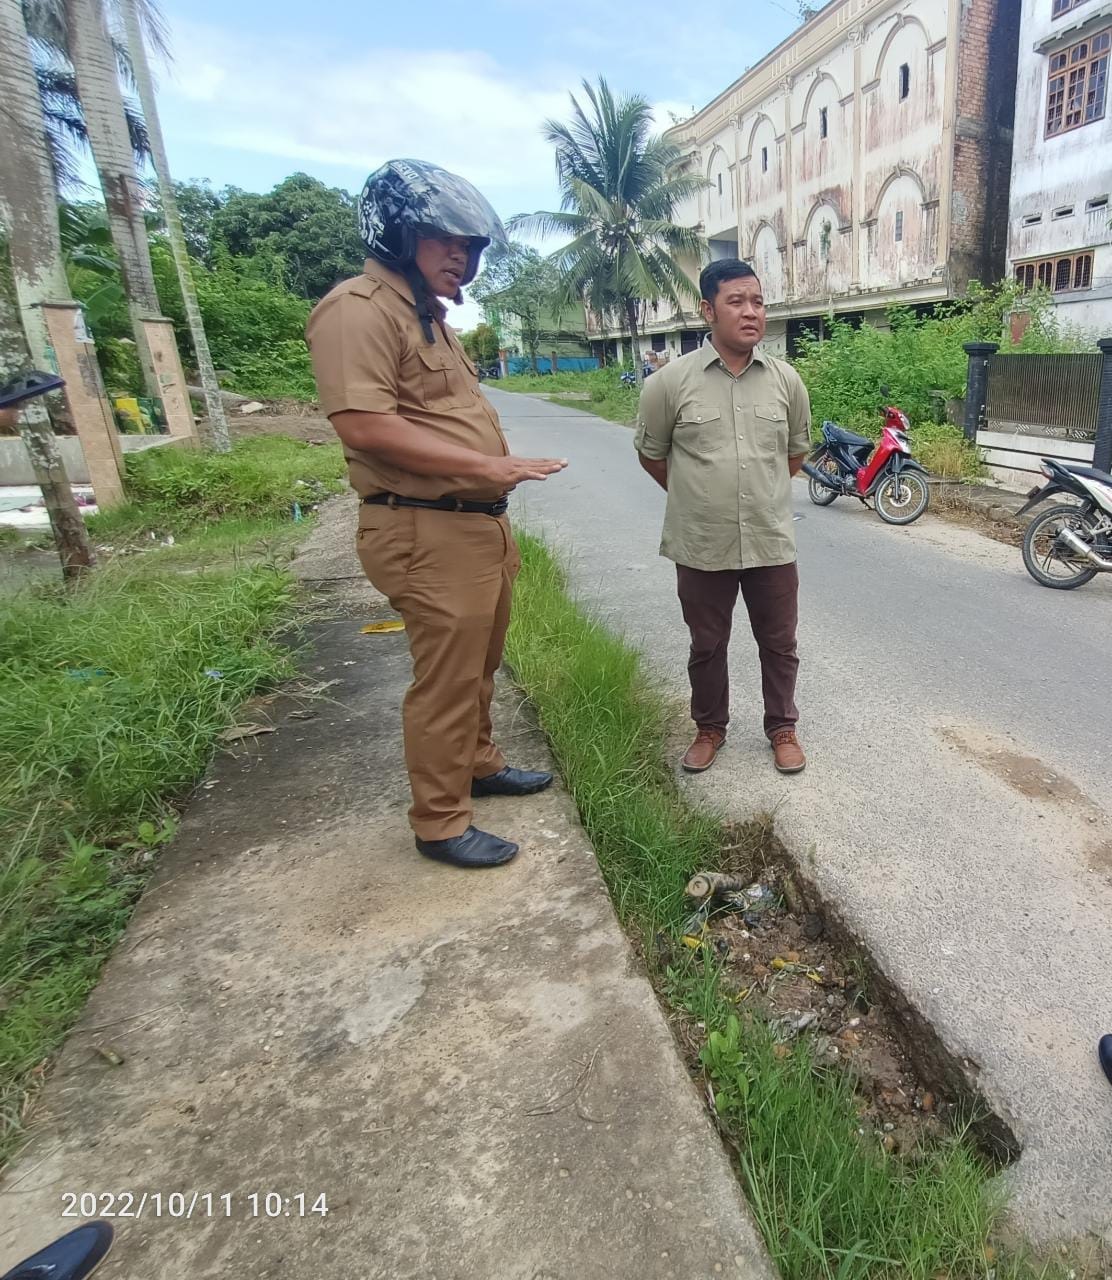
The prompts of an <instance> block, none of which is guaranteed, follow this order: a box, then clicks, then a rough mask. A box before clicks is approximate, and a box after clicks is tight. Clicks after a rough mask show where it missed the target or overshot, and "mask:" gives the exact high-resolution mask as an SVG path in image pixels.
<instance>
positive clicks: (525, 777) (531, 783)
mask: <svg viewBox="0 0 1112 1280" xmlns="http://www.w3.org/2000/svg"><path fill="white" fill-rule="evenodd" d="M551 785H552V774H550V773H531V772H530V771H529V770H528V769H515V768H513V767H512V766H511V765H507V766H506V767H505V768H504V769H499V770H498V772H497V773H491V774H488V775H487V776H486V777H485V778H474V779H472V782H471V794H472V795H473V796H531V795H534V794H535V793H536V792H538V791H543V790H544V789H545V787H548V786H551Z"/></svg>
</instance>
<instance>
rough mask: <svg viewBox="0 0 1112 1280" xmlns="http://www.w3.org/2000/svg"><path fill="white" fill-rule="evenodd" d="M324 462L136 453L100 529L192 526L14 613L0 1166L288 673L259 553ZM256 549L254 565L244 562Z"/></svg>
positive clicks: (5, 767) (279, 443)
mask: <svg viewBox="0 0 1112 1280" xmlns="http://www.w3.org/2000/svg"><path fill="white" fill-rule="evenodd" d="M332 453H334V451H332V450H329V451H327V453H326V451H324V450H310V449H308V448H307V447H306V446H303V445H299V444H298V443H297V442H295V441H289V440H280V439H274V438H267V439H260V440H255V441H251V442H249V443H248V444H247V445H246V446H237V449H236V450H234V451H233V453H232V454H230V455H224V456H222V457H221V456H219V455H205V454H195V453H187V452H179V451H178V450H176V449H173V448H167V449H160V450H155V451H152V452H151V453H150V454H145V455H142V456H141V457H140V458H136V459H133V460H132V465H131V466H130V467H129V482H130V496H131V502H130V503H129V504H128V505H127V506H125V507H124V508H122V509H120V510H119V511H116V512H111V513H108V514H106V515H105V516H103V517H99V518H98V519H99V522H100V526H101V528H100V533H101V535H102V537H103V534H104V532H105V531H106V530H107V531H109V532H111V533H113V536H119V535H120V534H124V535H126V534H128V533H131V534H137V533H138V532H139V531H141V530H143V529H147V528H158V529H160V530H161V531H166V530H167V529H176V530H178V531H179V533H181V532H182V531H183V530H184V536H183V537H182V538H181V539H180V540H179V542H178V544H177V545H176V546H174V547H172V548H159V549H157V550H152V551H147V552H144V553H143V554H140V555H134V556H128V557H120V558H115V559H112V558H109V559H108V561H107V562H106V563H105V565H104V567H102V568H101V569H99V570H97V572H96V573H94V574H93V575H91V576H90V577H89V579H88V580H87V581H85V582H83V583H82V584H81V585H80V586H79V587H78V588H76V589H73V590H69V589H65V588H62V587H48V588H39V589H36V590H33V591H31V590H28V591H25V592H23V593H22V594H18V595H16V596H14V597H9V598H7V599H6V600H5V602H4V610H3V612H2V614H0V850H2V851H3V852H2V853H0V1162H2V1161H3V1160H4V1159H5V1158H6V1157H7V1156H8V1155H9V1154H10V1152H11V1151H12V1149H13V1148H14V1146H15V1145H16V1144H17V1142H18V1140H19V1132H20V1123H21V1118H22V1113H23V1110H24V1104H25V1099H26V1097H27V1095H28V1090H29V1089H30V1088H31V1087H32V1085H33V1083H34V1081H35V1080H36V1079H37V1078H38V1076H39V1073H38V1071H37V1068H38V1067H39V1065H40V1064H41V1063H43V1062H44V1060H46V1059H47V1058H48V1057H49V1055H50V1054H51V1052H52V1051H53V1050H54V1049H55V1047H56V1046H57V1044H58V1043H59V1041H60V1040H61V1038H62V1036H63V1035H64V1034H65V1031H66V1029H67V1028H68V1027H69V1025H70V1024H71V1022H72V1021H73V1019H74V1017H76V1015H77V1013H78V1011H79V1010H80V1008H81V1005H82V1003H83V1002H84V999H85V996H86V994H87V992H88V990H89V989H90V987H91V986H92V984H93V983H94V982H95V981H96V977H97V974H98V973H99V970H100V966H101V964H102V963H103V961H104V958H105V957H106V956H107V954H108V953H109V951H110V950H111V947H112V944H113V941H114V940H115V938H116V937H117V936H118V934H119V932H120V930H121V929H123V927H124V926H125V924H126V922H127V919H128V917H129V915H130V913H131V910H132V907H133V905H134V902H135V900H136V898H137V896H138V894H139V893H140V891H141V889H142V885H143V882H144V880H145V878H146V875H147V873H148V872H149V869H150V866H151V865H152V859H153V851H154V850H155V849H157V847H158V846H159V845H161V844H163V843H165V841H166V840H167V839H168V838H169V836H170V835H171V834H172V831H173V826H174V818H173V811H172V809H171V807H170V805H171V802H172V801H174V800H175V799H177V798H179V797H180V796H182V795H183V794H184V793H185V792H186V791H187V790H188V789H189V787H190V786H192V785H193V784H194V783H195V782H196V780H197V779H198V778H199V777H200V775H201V774H202V773H203V771H204V769H205V767H206V765H207V763H208V761H209V759H210V757H211V754H212V749H213V743H214V740H215V738H216V735H217V734H218V733H219V731H220V730H221V729H222V728H224V727H225V726H226V725H227V724H228V723H229V722H230V721H231V720H232V719H233V718H234V716H235V714H236V710H237V708H238V707H239V705H240V704H241V703H242V702H243V701H244V699H245V698H247V697H248V696H249V695H250V694H251V693H253V692H254V691H256V690H257V689H259V688H260V687H267V686H271V685H273V684H275V683H276V682H278V681H279V680H281V679H282V678H283V677H285V676H286V675H288V674H289V673H290V672H291V670H292V662H293V659H292V657H291V652H290V650H289V648H288V647H286V646H283V645H280V644H278V643H277V642H276V641H275V639H274V638H273V637H274V634H275V631H276V629H277V628H278V627H279V626H280V624H281V623H282V622H283V621H284V620H285V619H286V618H287V617H288V616H289V615H290V613H291V610H292V606H293V601H294V594H295V587H294V584H293V582H292V580H291V579H290V578H289V576H288V575H287V574H286V573H284V572H283V571H281V570H280V569H278V568H276V567H275V566H274V565H273V564H272V563H265V562H260V556H261V555H262V554H263V553H264V552H265V550H266V549H267V548H269V547H273V546H279V547H281V548H283V549H288V548H289V547H290V545H291V543H290V538H289V532H290V529H291V528H292V527H293V526H292V524H291V520H290V514H289V511H288V510H287V509H286V503H287V501H288V500H289V499H290V496H291V494H298V493H302V492H303V491H305V490H309V491H310V492H311V493H313V494H319V493H320V492H323V491H326V490H327V489H329V488H330V487H332V485H333V484H334V483H335V476H336V474H337V473H338V468H337V458H336V457H334V456H332V457H329V456H328V454H332ZM298 480H304V481H305V483H304V484H302V485H299V484H297V483H296V482H297V481H298ZM221 516H223V517H224V518H223V519H221ZM300 527H301V528H306V527H307V526H306V525H303V526H300ZM190 530H193V531H194V532H193V533H192V535H191V534H190V532H189V531H190ZM245 544H246V545H247V546H248V547H249V548H250V551H251V554H250V555H248V557H247V558H246V559H245V560H244V561H243V562H242V563H240V564H236V563H234V554H235V551H234V549H235V548H238V547H241V546H243V545H245ZM221 560H222V561H223V565H222V566H221V567H212V562H213V561H221Z"/></svg>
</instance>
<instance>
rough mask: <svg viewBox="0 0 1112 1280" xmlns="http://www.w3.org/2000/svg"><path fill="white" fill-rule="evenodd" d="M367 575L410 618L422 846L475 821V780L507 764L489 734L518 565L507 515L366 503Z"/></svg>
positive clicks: (407, 722) (361, 547) (360, 540)
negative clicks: (473, 794) (472, 784)
mask: <svg viewBox="0 0 1112 1280" xmlns="http://www.w3.org/2000/svg"><path fill="white" fill-rule="evenodd" d="M356 550H357V552H358V554H359V561H360V564H362V566H363V572H364V573H365V574H366V575H367V577H368V578H369V579H370V581H371V582H372V584H373V585H374V586H375V587H377V588H378V590H379V591H381V592H382V594H383V595H384V596H386V598H387V599H388V600H389V601H390V604H391V605H392V606H393V607H394V609H395V610H396V611H397V612H398V613H399V614H400V615H401V617H402V619H403V620H404V621H405V629H406V635H407V637H408V639H409V652H410V654H411V656H412V658H413V683H412V684H411V685H410V686H409V689H408V691H407V692H406V695H405V701H404V703H403V707H402V722H403V727H404V732H405V763H406V768H407V769H408V770H409V785H410V789H411V790H412V792H413V806H412V808H411V809H410V811H409V821H410V825H411V826H412V827H413V830H414V831H415V832H416V834H417V836H418V837H419V838H420V839H422V840H447V839H450V838H451V837H452V836H458V835H462V834H463V832H464V831H466V830H467V828H468V827H469V826H470V825H471V814H472V809H471V780H472V778H485V777H487V776H488V775H489V774H492V773H497V772H498V770H499V769H502V768H504V767H505V763H506V761H505V757H504V756H503V755H502V753H501V752H500V751H499V750H498V748H497V747H496V746H495V745H494V741H493V739H492V737H491V732H492V730H491V721H490V702H491V698H492V696H493V694H494V673H495V672H496V671H497V670H498V667H499V665H500V664H501V662H502V647H503V644H504V642H505V639H506V628H507V627H508V626H509V622H510V598H511V596H512V593H513V582H514V578H516V577H517V573H518V570H519V569H520V568H521V558H520V556H519V554H518V550H517V544H516V543H515V542H514V539H513V535H512V533H511V532H510V522H509V521H508V520H507V519H506V517H505V516H501V517H494V516H484V515H479V514H473V513H464V512H455V511H429V510H425V509H422V508H420V507H394V508H391V507H379V506H366V505H361V506H360V508H359V532H358V534H357V536H356Z"/></svg>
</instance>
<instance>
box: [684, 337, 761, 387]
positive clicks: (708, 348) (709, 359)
mask: <svg viewBox="0 0 1112 1280" xmlns="http://www.w3.org/2000/svg"><path fill="white" fill-rule="evenodd" d="M699 352H700V354H701V356H702V366H703V368H704V369H709V368H710V367H711V365H712V364H721V363H722V357H721V356H720V355H719V354H718V352H717V350H716V349H715V346H714V343H713V342H711V340H710V334H709V333H708V334H707V336H706V337H705V338H704V339H703V345H702V346H701V347H700V348H699ZM767 363H768V358H767V356H766V355H765V353H764V352H763V351H762V350H761V348H760V347H754V348H753V359H752V360H750V362H749V364H747V365H746V366H745V369H743V370H742V371H741V372H742V373H744V372H745V371H746V369H750V368H752V366H753V365H754V364H759V365H765V366H767ZM722 367H723V369H726V366H725V365H722ZM726 372H727V373H730V371H729V369H726ZM730 377H731V378H732V377H734V374H732V373H730Z"/></svg>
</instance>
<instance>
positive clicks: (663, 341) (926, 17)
mask: <svg viewBox="0 0 1112 1280" xmlns="http://www.w3.org/2000/svg"><path fill="white" fill-rule="evenodd" d="M1051 2H1052V0H1045V3H1046V4H1048V5H1049V4H1050V3H1051ZM1089 3H1106V0H1089ZM1018 26H1019V22H1018V13H1017V10H1016V6H1015V2H1014V0H1010V2H1009V0H831V3H829V4H828V5H827V6H826V7H825V8H824V9H822V10H821V11H820V12H819V13H818V14H817V15H816V16H815V17H813V18H812V19H811V20H810V21H809V22H807V23H806V24H804V25H803V26H802V27H800V28H799V30H798V31H796V32H794V33H793V34H792V35H791V36H790V37H789V38H788V39H787V40H786V41H784V43H783V44H781V45H780V46H779V47H778V48H776V49H774V50H773V51H772V52H771V53H770V54H769V55H768V56H767V57H766V58H764V59H763V60H762V61H761V62H760V63H758V64H757V65H756V66H755V67H752V68H751V69H750V70H748V71H747V72H746V73H745V74H744V75H743V76H742V77H741V78H740V79H739V80H737V81H735V82H734V83H733V84H732V85H730V86H729V88H727V89H726V90H724V91H723V92H722V93H720V94H719V95H718V97H716V98H715V99H714V100H713V101H712V102H711V103H710V104H709V105H707V106H706V107H704V108H703V109H702V110H701V111H700V112H698V114H696V115H695V116H693V117H692V118H691V119H689V120H687V121H685V122H684V123H683V124H681V125H679V126H677V127H676V128H674V129H672V130H670V131H669V133H668V135H667V136H668V138H669V140H670V141H671V142H672V143H673V144H674V145H676V146H677V147H678V148H679V149H680V150H681V151H682V152H683V154H684V157H685V159H684V167H685V168H686V169H687V171H689V172H695V173H698V174H701V175H703V176H705V177H706V179H707V180H708V183H709V185H708V187H707V188H706V190H705V191H703V192H702V193H701V194H700V195H699V197H698V199H697V200H694V201H691V202H689V204H688V206H687V207H685V208H683V209H681V210H679V211H678V214H677V220H678V221H682V222H684V223H686V224H688V225H698V226H700V227H701V228H702V230H703V232H704V234H705V235H706V236H707V237H708V239H709V242H710V248H711V254H712V256H713V257H725V256H737V257H741V258H744V259H746V260H748V261H750V262H752V263H753V265H754V266H755V267H756V269H757V271H758V273H759V275H760V276H761V278H762V283H763V285H764V291H765V298H766V300H767V305H768V315H769V332H768V345H769V347H770V348H772V349H773V350H777V349H778V350H780V351H783V350H785V349H788V350H791V349H792V348H793V347H794V341H795V339H796V338H797V337H798V336H799V335H800V333H802V332H804V331H806V330H810V331H812V332H813V331H815V330H817V329H818V328H819V327H820V326H821V324H822V318H823V316H824V315H826V314H829V313H830V312H834V313H836V314H840V315H843V316H845V317H846V318H848V319H852V320H854V321H855V322H857V321H860V320H862V319H866V318H869V319H874V320H880V321H882V320H883V316H884V310H885V308H886V307H888V306H889V305H891V304H892V303H905V304H929V303H935V302H939V301H942V300H944V299H947V298H952V297H954V296H957V295H960V294H961V293H962V292H964V289H965V286H966V285H967V283H968V281H969V280H970V279H973V278H977V279H981V280H989V279H994V278H998V277H999V276H1000V275H1001V274H1002V273H1003V270H1004V266H1005V250H1006V239H1007V209H1008V175H1009V171H1010V166H1011V125H1012V109H1013V100H1014V98H1013V95H1014V84H1015V80H1014V73H1015V65H1016V62H1015V60H1016V40H1017V37H1018ZM666 311H667V312H670V311H671V308H670V307H667V306H661V307H659V308H657V309H656V311H655V312H654V311H653V309H652V308H648V309H646V315H645V322H646V329H647V331H648V333H649V334H650V335H651V338H652V346H653V347H654V348H655V349H657V350H667V351H670V352H679V351H686V350H690V349H691V348H692V346H694V345H695V344H696V343H697V342H698V341H699V340H700V338H701V336H702V334H701V321H699V320H698V319H697V312H696V309H695V308H694V307H692V308H691V309H690V310H688V312H687V314H686V315H684V316H675V315H671V314H664V313H665V312H666ZM613 332H614V331H613V330H611V331H609V333H608V334H607V336H610V334H612V333H613ZM598 336H599V337H601V336H602V334H599V335H598Z"/></svg>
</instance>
